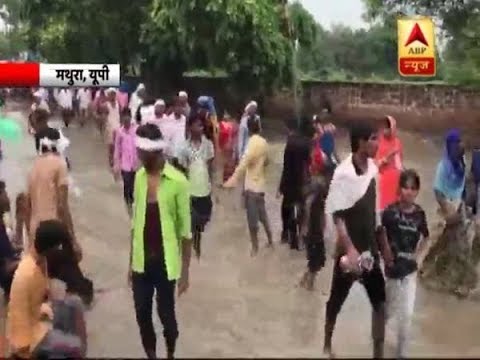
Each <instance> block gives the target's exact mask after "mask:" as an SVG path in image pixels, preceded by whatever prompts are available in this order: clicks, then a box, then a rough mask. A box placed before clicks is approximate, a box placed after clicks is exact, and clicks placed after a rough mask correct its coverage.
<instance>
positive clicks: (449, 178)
mask: <svg viewBox="0 0 480 360" xmlns="http://www.w3.org/2000/svg"><path fill="white" fill-rule="evenodd" d="M465 179H466V172H465V160H464V148H463V144H462V138H461V135H460V131H459V130H457V129H452V130H450V131H449V132H448V133H447V136H446V137H445V149H444V152H443V156H442V159H441V160H440V162H439V164H438V166H437V172H436V175H435V181H434V184H433V189H434V192H435V197H436V199H437V201H438V203H439V205H440V210H441V212H442V215H443V216H444V217H445V218H446V219H447V220H448V219H449V218H451V216H452V215H454V214H457V213H458V210H459V208H460V205H461V204H462V202H463V200H464V194H465Z"/></svg>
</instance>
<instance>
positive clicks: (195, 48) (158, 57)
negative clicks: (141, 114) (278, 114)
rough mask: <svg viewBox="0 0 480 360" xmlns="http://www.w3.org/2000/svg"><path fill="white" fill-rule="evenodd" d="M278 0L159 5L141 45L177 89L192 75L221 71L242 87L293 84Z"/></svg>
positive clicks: (172, 0)
mask: <svg viewBox="0 0 480 360" xmlns="http://www.w3.org/2000/svg"><path fill="white" fill-rule="evenodd" d="M281 5H282V3H279V2H278V1H273V0H228V1H226V0H208V1H205V0H203V1H201V0H188V1H177V0H154V1H153V3H152V5H151V7H150V12H149V17H148V19H147V22H146V23H145V25H144V26H143V36H142V41H143V42H144V43H145V44H146V45H147V47H148V49H149V53H148V61H147V62H148V63H150V64H151V65H154V66H155V68H156V69H157V71H158V70H161V71H162V77H163V78H165V79H168V80H170V81H169V82H171V83H172V82H173V83H176V82H178V81H179V80H180V78H181V75H182V74H183V72H184V71H185V70H187V69H189V68H190V69H191V68H222V69H224V70H225V71H226V72H227V73H228V74H229V76H230V77H231V78H232V80H233V82H234V83H236V84H237V85H243V86H245V87H250V88H259V89H267V88H271V87H273V86H275V85H278V84H280V83H282V82H285V81H288V79H289V75H290V61H291V51H292V49H291V42H290V41H289V40H290V39H288V37H287V36H285V34H284V33H283V32H282V30H284V28H282V26H283V25H282V24H283V23H282V16H281V12H280V10H279V9H281Z"/></svg>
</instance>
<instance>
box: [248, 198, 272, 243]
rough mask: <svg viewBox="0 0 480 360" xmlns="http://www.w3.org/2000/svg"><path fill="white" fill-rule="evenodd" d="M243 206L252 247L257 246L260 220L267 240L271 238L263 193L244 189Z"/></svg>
mask: <svg viewBox="0 0 480 360" xmlns="http://www.w3.org/2000/svg"><path fill="white" fill-rule="evenodd" d="M245 207H246V210H247V222H248V229H249V231H250V239H251V241H252V245H253V247H258V238H257V235H258V223H259V222H260V223H261V224H262V225H263V227H264V229H265V232H266V233H267V237H268V241H269V242H270V241H271V240H272V231H271V229H270V222H269V220H268V214H267V210H266V208H265V194H264V193H258V192H253V191H250V190H246V191H245Z"/></svg>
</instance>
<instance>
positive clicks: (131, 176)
mask: <svg viewBox="0 0 480 360" xmlns="http://www.w3.org/2000/svg"><path fill="white" fill-rule="evenodd" d="M122 179H123V199H124V200H125V203H126V204H127V205H129V206H130V205H132V204H133V185H134V183H135V171H123V170H122Z"/></svg>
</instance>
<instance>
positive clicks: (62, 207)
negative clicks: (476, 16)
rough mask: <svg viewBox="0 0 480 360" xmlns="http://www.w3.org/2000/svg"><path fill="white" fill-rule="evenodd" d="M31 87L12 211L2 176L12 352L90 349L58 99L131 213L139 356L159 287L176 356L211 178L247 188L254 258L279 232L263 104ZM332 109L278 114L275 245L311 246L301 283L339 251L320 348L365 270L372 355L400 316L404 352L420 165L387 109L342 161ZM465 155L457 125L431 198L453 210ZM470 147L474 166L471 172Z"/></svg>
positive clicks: (85, 284)
mask: <svg viewBox="0 0 480 360" xmlns="http://www.w3.org/2000/svg"><path fill="white" fill-rule="evenodd" d="M33 99H34V100H33V103H32V106H31V111H30V115H29V119H28V124H29V133H30V134H32V136H33V137H34V139H35V151H36V152H37V154H38V156H37V157H36V158H35V160H34V163H33V165H32V168H31V171H30V173H29V176H28V181H27V186H26V189H25V191H24V192H22V193H20V194H18V196H17V198H16V206H15V209H16V212H15V217H13V216H11V215H10V214H11V210H10V200H9V198H8V196H7V192H6V184H5V183H4V182H0V215H2V217H1V219H0V248H1V250H0V251H1V255H2V259H1V260H2V261H1V267H0V285H1V286H2V288H3V290H4V292H5V297H6V299H7V301H8V316H7V324H8V333H7V338H8V342H9V345H10V348H11V351H12V353H13V354H14V355H15V356H18V357H31V356H40V355H46V356H49V357H83V356H85V354H86V351H87V338H86V331H85V321H84V316H83V313H84V309H83V305H89V304H91V302H92V300H93V295H94V291H93V282H92V281H91V280H90V279H88V278H86V277H85V276H84V274H83V273H82V270H81V269H80V266H79V263H80V261H81V260H82V247H81V244H79V243H78V241H77V239H76V235H75V231H74V223H73V221H72V216H71V213H70V208H69V188H70V187H71V178H70V177H69V169H70V166H71V164H70V162H69V159H68V156H67V149H68V147H69V145H70V141H69V139H67V138H66V137H65V136H64V135H63V133H62V131H61V130H59V129H56V128H53V127H50V126H49V119H50V117H51V115H52V114H53V112H54V111H52V110H51V108H57V109H58V113H59V114H60V116H61V118H62V119H63V121H64V124H65V127H68V126H69V125H70V124H71V123H72V121H75V120H78V121H79V124H80V125H81V126H83V125H84V124H85V123H86V120H87V119H95V123H96V125H97V127H98V131H99V132H100V134H101V135H102V136H103V137H104V139H105V145H106V146H105V149H106V151H105V154H106V156H105V157H106V163H108V171H110V172H111V173H112V175H113V178H114V179H115V180H120V179H121V180H122V182H123V197H124V202H125V206H126V211H127V213H128V216H129V217H130V218H131V221H132V241H131V246H130V256H129V267H128V268H129V273H128V282H129V284H130V286H131V289H132V293H133V300H134V305H135V314H136V319H137V323H138V327H139V332H140V337H141V342H142V345H143V348H144V350H145V354H146V356H147V357H148V358H156V357H157V350H156V348H157V339H156V335H155V330H154V326H153V321H152V307H153V297H154V295H155V298H156V302H157V311H158V315H159V318H160V320H161V323H162V325H163V328H164V331H163V336H164V340H165V347H166V355H167V357H169V358H173V356H174V353H175V348H176V341H177V338H178V335H179V332H178V327H177V320H176V314H175V289H176V288H178V293H179V294H182V293H184V292H185V291H186V290H187V289H188V287H189V264H190V258H191V248H192V247H193V251H194V254H195V256H196V257H197V258H199V259H200V257H201V248H202V247H201V240H202V235H203V233H204V230H205V228H206V226H207V224H208V223H209V222H210V219H211V215H212V211H213V208H214V201H212V198H213V197H214V194H213V193H214V192H215V191H217V190H216V189H217V188H219V186H217V185H220V184H219V182H221V186H222V187H223V188H232V187H235V186H241V187H242V199H241V201H242V204H243V207H244V209H245V213H246V219H247V224H248V229H249V235H250V242H251V255H252V256H255V255H257V253H258V251H259V236H258V230H259V224H261V225H262V227H263V229H264V230H265V233H266V237H267V242H268V243H267V246H268V247H273V245H274V230H273V229H272V228H271V223H270V220H269V217H270V214H269V213H268V211H267V207H266V204H265V192H266V168H267V166H268V163H269V145H268V141H267V139H266V137H265V136H264V134H263V131H262V122H261V118H260V116H259V114H258V105H257V103H256V102H255V101H251V102H249V103H248V104H247V105H246V106H245V109H244V112H243V114H242V116H241V117H240V119H239V121H236V120H235V119H234V118H233V117H231V116H230V115H228V114H227V113H226V112H225V114H223V116H217V110H216V107H215V102H214V99H213V98H212V97H210V96H200V97H199V98H198V99H197V101H196V102H195V105H194V106H191V105H190V101H189V98H188V94H187V93H186V92H185V91H180V92H179V93H178V94H177V96H176V97H175V99H174V100H173V101H172V102H170V103H167V102H166V101H164V100H163V99H154V98H151V97H150V96H149V95H148V93H147V91H146V88H145V86H144V85H143V84H140V85H138V87H137V88H136V90H135V91H134V92H133V93H132V94H129V93H128V91H127V90H126V88H124V87H123V86H122V87H120V88H119V89H114V88H109V89H106V90H104V89H78V90H77V91H76V92H74V91H73V90H72V89H58V90H54V91H53V92H52V91H47V90H45V89H36V90H35V91H34V92H33ZM330 120H331V116H330V115H329V114H325V113H321V114H319V115H315V116H313V117H304V118H302V119H293V120H290V121H288V122H287V123H286V128H287V131H288V136H287V142H286V147H285V151H284V157H283V170H282V174H281V178H280V181H279V186H278V195H277V197H278V198H281V199H282V201H281V217H282V223H283V226H282V232H281V243H284V244H287V245H288V246H289V247H290V248H291V249H292V251H305V253H306V260H307V262H306V271H305V273H304V275H303V276H302V278H301V280H300V285H301V286H302V287H304V288H306V289H308V290H312V289H313V288H314V284H315V277H316V274H318V272H319V271H321V269H322V268H323V267H324V266H325V263H326V259H327V255H328V254H329V248H332V249H333V250H332V251H330V252H331V256H332V257H333V259H334V270H333V278H332V285H331V292H330V296H329V299H328V302H327V304H326V310H325V311H326V316H325V319H326V320H325V339H324V350H325V352H326V353H327V354H329V355H332V356H333V353H332V338H333V332H334V328H335V322H336V318H337V315H338V313H339V312H340V310H341V307H342V305H343V303H344V301H345V299H346V298H347V296H348V293H349V290H350V288H351V286H352V284H353V283H354V282H355V281H359V282H360V283H361V284H362V285H363V286H364V287H365V289H366V291H367V295H368V297H369V299H370V302H371V305H372V308H373V316H372V338H373V356H374V357H382V356H383V345H384V336H385V325H386V322H387V320H388V319H390V318H396V320H397V322H398V327H397V329H398V331H397V334H398V350H397V355H398V357H405V356H406V346H407V341H408V335H409V326H410V322H411V319H412V315H413V310H414V302H415V289H416V279H417V272H418V269H419V268H420V267H421V266H422V262H423V259H424V258H425V255H426V251H427V248H428V246H427V245H428V237H429V231H428V226H427V220H426V216H425V212H424V211H423V210H422V208H421V207H420V205H418V204H417V203H416V198H417V195H418V193H419V191H420V177H419V175H418V174H417V173H416V172H415V170H412V169H405V168H404V164H403V150H402V142H401V140H400V138H399V136H398V133H397V129H396V121H395V119H394V118H393V117H391V116H387V117H385V119H384V121H382V122H381V123H379V124H375V125H368V124H366V123H360V124H356V125H355V126H353V127H352V128H351V129H350V140H351V153H350V155H348V156H347V157H346V158H345V159H341V158H340V156H339V155H338V153H337V149H336V143H335V136H336V131H337V129H336V128H335V126H334V125H333V124H332V123H331V122H330ZM463 158H464V154H463V147H462V143H461V137H460V134H459V132H458V131H454V130H452V131H451V132H450V133H449V134H448V135H447V137H446V145H445V155H444V157H443V158H442V159H441V161H440V163H439V166H438V171H437V176H436V179H435V184H434V189H435V194H436V196H437V198H438V201H439V205H440V206H441V208H442V209H443V211H445V212H448V213H449V214H453V213H455V214H457V213H459V209H460V208H462V199H464V192H465V191H464V189H465V178H466V171H465V162H464V160H463ZM477 158H478V156H477V157H474V161H473V165H472V172H473V173H474V174H477V173H480V171H479V170H478V169H480V166H479V165H478V164H479V163H480V162H479V160H478V159H477ZM217 175H218V176H217ZM477 175H478V174H477ZM478 178H479V179H480V175H478ZM239 201H240V199H239ZM192 245H193V246H192ZM329 245H333V246H329ZM22 252H23V255H21V253H22ZM382 262H383V269H382V266H381V263H382ZM49 278H54V279H59V280H61V281H63V282H64V283H65V284H66V294H59V293H58V291H57V292H55V291H53V290H52V289H51V288H50V286H49V281H48V279H49Z"/></svg>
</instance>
